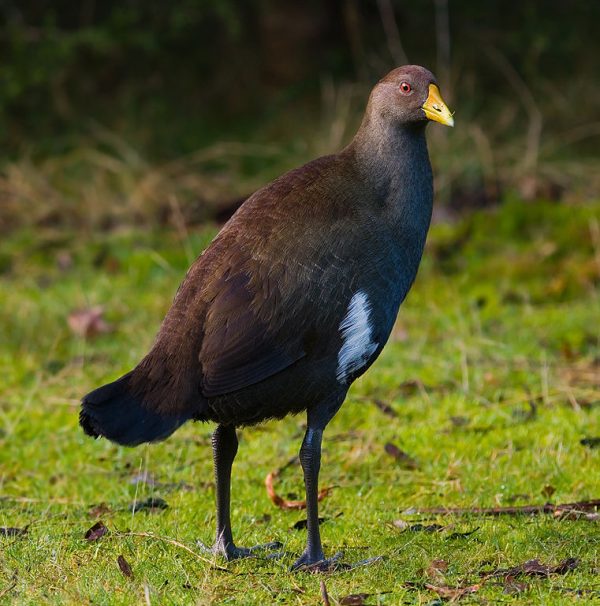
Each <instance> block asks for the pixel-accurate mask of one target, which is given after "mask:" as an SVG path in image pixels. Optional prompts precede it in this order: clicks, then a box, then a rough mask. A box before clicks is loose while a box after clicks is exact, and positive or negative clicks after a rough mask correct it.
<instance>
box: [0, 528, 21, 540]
mask: <svg viewBox="0 0 600 606" xmlns="http://www.w3.org/2000/svg"><path fill="white" fill-rule="evenodd" d="M27 528H28V527H27V526H25V527H24V528H14V527H11V526H0V537H21V536H23V535H25V534H27Z"/></svg>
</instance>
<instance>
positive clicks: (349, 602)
mask: <svg viewBox="0 0 600 606" xmlns="http://www.w3.org/2000/svg"><path fill="white" fill-rule="evenodd" d="M370 595H371V594H370V593H351V594H350V595H347V596H345V597H343V598H342V599H341V600H340V606H364V605H365V604H366V599H367V598H368V597H369V596H370Z"/></svg>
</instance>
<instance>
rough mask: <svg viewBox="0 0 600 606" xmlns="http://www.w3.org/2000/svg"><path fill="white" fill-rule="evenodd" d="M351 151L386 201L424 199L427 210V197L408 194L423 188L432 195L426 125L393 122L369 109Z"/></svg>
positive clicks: (408, 201)
mask: <svg viewBox="0 0 600 606" xmlns="http://www.w3.org/2000/svg"><path fill="white" fill-rule="evenodd" d="M347 151H348V152H350V153H352V155H353V156H354V158H355V161H356V165H357V168H358V171H359V173H360V175H361V177H362V178H363V179H364V180H365V182H366V183H368V185H369V186H370V187H371V188H372V189H373V190H374V192H375V193H376V195H377V197H378V198H379V199H380V200H381V201H382V202H384V203H386V204H388V205H389V204H391V205H394V204H395V203H396V202H398V203H400V204H409V205H410V204H413V203H414V204H422V203H424V204H425V208H423V210H424V211H425V212H427V208H426V207H427V206H428V203H427V202H428V201H427V199H421V198H422V196H419V195H417V196H416V198H415V197H413V196H410V195H406V194H407V193H410V192H414V193H416V194H418V193H421V192H422V193H423V194H425V193H428V194H429V198H431V188H432V185H431V184H432V174H431V165H430V163H429V154H428V151H427V140H426V139H425V126H424V125H422V124H419V125H416V126H412V125H411V126H391V125H389V123H386V122H385V121H384V120H382V119H377V117H374V116H371V115H370V114H369V113H367V115H366V116H365V118H364V120H363V122H362V124H361V126H360V128H359V130H358V132H357V134H356V136H355V137H354V139H353V141H352V142H351V143H350V145H349V146H348V148H347ZM417 198H418V199H417ZM424 198H427V196H424ZM429 202H430V201H429ZM429 205H430V204H429ZM397 210H399V211H400V210H401V209H400V208H398V209H397Z"/></svg>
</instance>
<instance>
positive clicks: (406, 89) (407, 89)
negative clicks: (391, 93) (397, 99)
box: [400, 82, 412, 95]
mask: <svg viewBox="0 0 600 606" xmlns="http://www.w3.org/2000/svg"><path fill="white" fill-rule="evenodd" d="M400 90H401V91H402V92H403V93H404V94H405V95H408V93H410V91H411V90H412V88H411V86H410V84H409V83H408V82H402V83H401V84H400Z"/></svg>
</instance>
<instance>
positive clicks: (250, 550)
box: [197, 540, 283, 562]
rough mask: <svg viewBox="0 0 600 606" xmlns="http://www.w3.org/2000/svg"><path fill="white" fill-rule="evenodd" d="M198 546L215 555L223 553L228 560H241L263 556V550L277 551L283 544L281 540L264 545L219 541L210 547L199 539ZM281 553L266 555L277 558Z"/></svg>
mask: <svg viewBox="0 0 600 606" xmlns="http://www.w3.org/2000/svg"><path fill="white" fill-rule="evenodd" d="M197 545H198V547H200V548H201V549H202V550H203V551H206V552H207V553H211V554H213V555H222V556H223V557H224V558H225V559H226V560H227V561H228V562H231V561H232V560H240V559H242V558H257V557H261V555H260V552H261V551H275V550H278V549H281V548H282V547H283V545H282V544H281V543H280V542H279V541H271V542H270V543H264V544H262V545H254V547H237V546H236V545H233V544H232V543H228V544H227V545H223V543H220V542H217V543H215V544H214V545H213V546H212V547H208V546H207V545H205V544H204V543H203V542H202V541H200V540H198V541H197ZM281 555H283V554H280V553H274V554H270V555H268V556H265V557H269V558H275V557H281Z"/></svg>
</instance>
